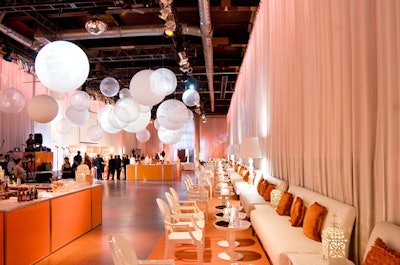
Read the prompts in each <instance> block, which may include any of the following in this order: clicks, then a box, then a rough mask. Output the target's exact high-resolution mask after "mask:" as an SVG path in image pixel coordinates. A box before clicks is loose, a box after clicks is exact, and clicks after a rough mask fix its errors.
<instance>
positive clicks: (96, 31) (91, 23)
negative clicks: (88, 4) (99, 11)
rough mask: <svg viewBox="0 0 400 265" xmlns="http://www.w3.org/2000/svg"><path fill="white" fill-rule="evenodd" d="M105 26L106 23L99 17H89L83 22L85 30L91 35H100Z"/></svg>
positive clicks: (105, 28) (106, 26)
mask: <svg viewBox="0 0 400 265" xmlns="http://www.w3.org/2000/svg"><path fill="white" fill-rule="evenodd" d="M107 28H108V25H107V23H106V22H104V21H101V20H99V19H89V20H88V21H86V24H85V29H86V31H87V32H89V33H90V34H92V35H100V34H102V33H103V32H104V31H106V30H107Z"/></svg>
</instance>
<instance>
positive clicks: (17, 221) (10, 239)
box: [5, 201, 50, 265]
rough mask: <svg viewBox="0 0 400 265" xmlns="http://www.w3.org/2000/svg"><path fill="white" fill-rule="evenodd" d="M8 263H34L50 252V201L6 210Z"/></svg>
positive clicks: (6, 251)
mask: <svg viewBox="0 0 400 265" xmlns="http://www.w3.org/2000/svg"><path fill="white" fill-rule="evenodd" d="M5 214H6V219H5V222H6V227H5V237H6V240H5V242H6V243H5V244H6V246H5V253H6V264H21V265H22V264H32V263H34V262H35V261H38V260H40V259H42V258H43V257H45V256H47V255H49V254H50V202H49V201H44V202H39V203H35V204H33V205H29V206H26V207H24V208H20V209H17V210H14V211H10V212H6V213H5Z"/></svg>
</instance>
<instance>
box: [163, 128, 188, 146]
mask: <svg viewBox="0 0 400 265" xmlns="http://www.w3.org/2000/svg"><path fill="white" fill-rule="evenodd" d="M181 137H182V129H178V130H167V129H165V128H163V127H160V128H159V129H158V138H159V139H160V141H161V142H162V143H164V144H168V145H173V144H176V143H177V142H179V140H180V139H181Z"/></svg>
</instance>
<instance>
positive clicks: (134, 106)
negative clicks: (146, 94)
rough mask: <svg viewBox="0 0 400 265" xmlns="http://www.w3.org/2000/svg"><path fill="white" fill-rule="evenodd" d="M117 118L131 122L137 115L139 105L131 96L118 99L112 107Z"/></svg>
mask: <svg viewBox="0 0 400 265" xmlns="http://www.w3.org/2000/svg"><path fill="white" fill-rule="evenodd" d="M114 112H115V115H116V116H117V118H118V119H119V120H121V121H123V122H126V123H129V122H133V121H134V120H136V119H137V118H138V117H139V114H140V105H139V103H136V102H135V101H134V100H133V99H132V98H124V99H119V100H118V101H117V103H116V104H115V107H114Z"/></svg>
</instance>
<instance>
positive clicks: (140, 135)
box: [136, 129, 150, 143]
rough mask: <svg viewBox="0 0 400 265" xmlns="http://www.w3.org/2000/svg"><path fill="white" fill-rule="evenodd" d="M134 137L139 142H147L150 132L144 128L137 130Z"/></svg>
mask: <svg viewBox="0 0 400 265" xmlns="http://www.w3.org/2000/svg"><path fill="white" fill-rule="evenodd" d="M136 139H137V140H138V141H139V142H142V143H144V142H147V141H148V140H149V139H150V132H149V130H147V129H144V130H143V131H140V132H137V133H136Z"/></svg>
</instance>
